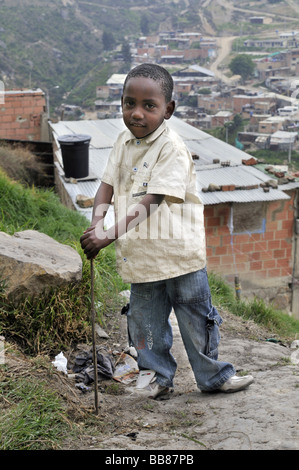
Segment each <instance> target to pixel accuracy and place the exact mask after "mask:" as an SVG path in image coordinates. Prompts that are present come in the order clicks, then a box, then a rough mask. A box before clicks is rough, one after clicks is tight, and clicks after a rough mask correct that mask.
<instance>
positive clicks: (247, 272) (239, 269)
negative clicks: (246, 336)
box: [204, 196, 294, 284]
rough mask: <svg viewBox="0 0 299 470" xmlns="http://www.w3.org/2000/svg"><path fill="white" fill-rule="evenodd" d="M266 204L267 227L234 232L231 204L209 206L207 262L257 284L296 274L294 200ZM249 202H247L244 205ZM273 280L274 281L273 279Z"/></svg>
mask: <svg viewBox="0 0 299 470" xmlns="http://www.w3.org/2000/svg"><path fill="white" fill-rule="evenodd" d="M293 198H294V196H292V198H291V200H287V201H273V202H268V203H264V204H266V210H265V219H264V226H263V230H261V231H259V232H258V231H257V230H256V227H254V228H253V230H252V232H250V230H249V231H248V232H247V233H238V234H234V232H233V231H232V233H230V227H231V207H230V205H229V204H219V205H214V206H205V212H204V213H205V231H206V244H207V266H208V269H209V270H210V271H214V272H216V273H221V275H223V276H224V277H226V278H227V279H228V280H230V281H232V280H233V278H234V276H235V275H236V274H238V275H240V276H241V277H242V279H243V280H244V279H246V280H249V281H251V283H253V284H255V283H256V284H263V282H267V283H268V284H269V281H270V280H271V279H272V280H273V282H274V281H275V279H274V278H276V280H277V278H279V277H281V278H287V277H291V276H292V265H293V264H292V263H293V261H292V242H293V237H292V236H293V230H294V208H293V203H294V200H293ZM245 206H246V204H244V207H245ZM270 282H271V281H270Z"/></svg>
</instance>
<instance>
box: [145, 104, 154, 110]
mask: <svg viewBox="0 0 299 470" xmlns="http://www.w3.org/2000/svg"><path fill="white" fill-rule="evenodd" d="M145 107H146V108H147V109H154V107H155V105H154V104H152V103H146V105H145Z"/></svg>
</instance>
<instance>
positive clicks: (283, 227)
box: [50, 116, 299, 318]
mask: <svg viewBox="0 0 299 470" xmlns="http://www.w3.org/2000/svg"><path fill="white" fill-rule="evenodd" d="M168 124H169V126H170V127H172V128H173V129H174V130H176V131H177V132H178V133H179V134H180V136H181V137H182V138H183V140H184V141H185V143H186V145H187V146H188V148H189V150H190V152H191V154H192V156H193V161H194V165H195V169H196V175H197V183H198V195H199V197H200V199H201V200H202V202H203V204H204V214H205V230H206V236H207V265H208V269H209V270H210V271H214V272H216V273H220V274H221V275H222V276H223V277H224V278H226V279H227V281H228V282H230V283H231V284H232V285H234V281H235V277H236V276H238V277H239V279H240V281H241V286H242V295H244V296H250V295H253V294H254V295H257V296H260V297H262V298H264V299H266V300H268V301H271V302H274V304H275V305H276V306H277V307H279V308H281V309H283V310H286V311H288V312H290V313H291V314H292V315H293V316H294V317H297V318H299V270H298V269H299V263H298V256H299V255H298V253H299V250H298V233H299V223H298V220H299V207H298V189H299V175H298V177H295V176H293V175H288V173H287V168H279V169H277V168H273V167H268V166H266V165H263V164H260V163H259V162H258V161H257V160H256V159H255V158H253V157H250V156H249V154H248V153H246V152H244V151H242V150H240V149H238V148H236V147H234V146H231V145H229V144H227V143H225V142H223V141H221V140H218V139H216V138H214V137H212V136H211V135H209V134H207V133H206V132H204V131H202V130H200V129H197V128H195V127H194V126H191V125H190V124H188V123H186V122H184V121H183V120H181V119H180V118H178V117H176V116H173V117H172V118H171V119H170V120H169V121H168ZM50 127H51V131H52V134H53V149H54V160H55V182H56V188H57V191H58V192H59V194H60V197H61V200H62V201H63V202H64V204H66V205H67V206H68V207H70V208H72V209H75V210H77V211H79V212H80V213H83V214H84V215H85V216H86V218H87V219H88V220H89V221H90V219H91V214H92V206H93V198H94V196H95V193H96V191H97V189H98V186H99V184H100V181H101V176H102V175H103V172H104V168H105V165H106V162H107V159H108V156H109V153H110V151H111V149H112V146H113V143H114V141H115V136H116V135H117V134H118V133H119V132H120V131H121V130H123V129H124V124H123V121H122V119H120V118H115V119H101V120H94V121H92V120H91V121H77V122H76V121H60V122H58V123H50ZM78 133H80V134H83V135H89V136H90V137H91V140H90V146H89V175H88V177H84V178H82V179H81V178H70V177H68V178H66V177H65V174H64V165H63V158H62V152H61V146H60V143H59V138H60V137H61V136H62V135H72V134H78ZM112 223H113V207H111V209H110V211H109V212H108V215H107V218H106V224H107V226H109V225H111V224H112Z"/></svg>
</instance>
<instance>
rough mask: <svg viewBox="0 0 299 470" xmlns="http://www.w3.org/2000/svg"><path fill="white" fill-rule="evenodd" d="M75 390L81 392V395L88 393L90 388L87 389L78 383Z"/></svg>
mask: <svg viewBox="0 0 299 470" xmlns="http://www.w3.org/2000/svg"><path fill="white" fill-rule="evenodd" d="M75 387H76V388H78V389H79V390H81V392H82V393H86V392H89V390H90V387H87V386H86V385H85V384H84V383H82V382H80V383H79V384H76V385H75Z"/></svg>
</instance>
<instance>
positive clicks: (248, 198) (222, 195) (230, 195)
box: [200, 188, 290, 205]
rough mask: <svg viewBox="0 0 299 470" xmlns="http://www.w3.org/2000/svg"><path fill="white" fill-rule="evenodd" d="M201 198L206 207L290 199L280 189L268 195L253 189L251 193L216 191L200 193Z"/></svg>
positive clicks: (271, 190)
mask: <svg viewBox="0 0 299 470" xmlns="http://www.w3.org/2000/svg"><path fill="white" fill-rule="evenodd" d="M200 198H201V200H202V202H203V204H204V205H214V204H224V203H227V202H235V203H247V202H265V201H280V200H288V199H290V197H289V196H288V195H287V194H285V193H284V192H283V191H280V190H278V189H270V191H269V192H268V193H264V191H263V190H262V189H261V188H259V189H251V190H250V191H244V190H235V191H214V192H208V193H203V192H201V193H200Z"/></svg>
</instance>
